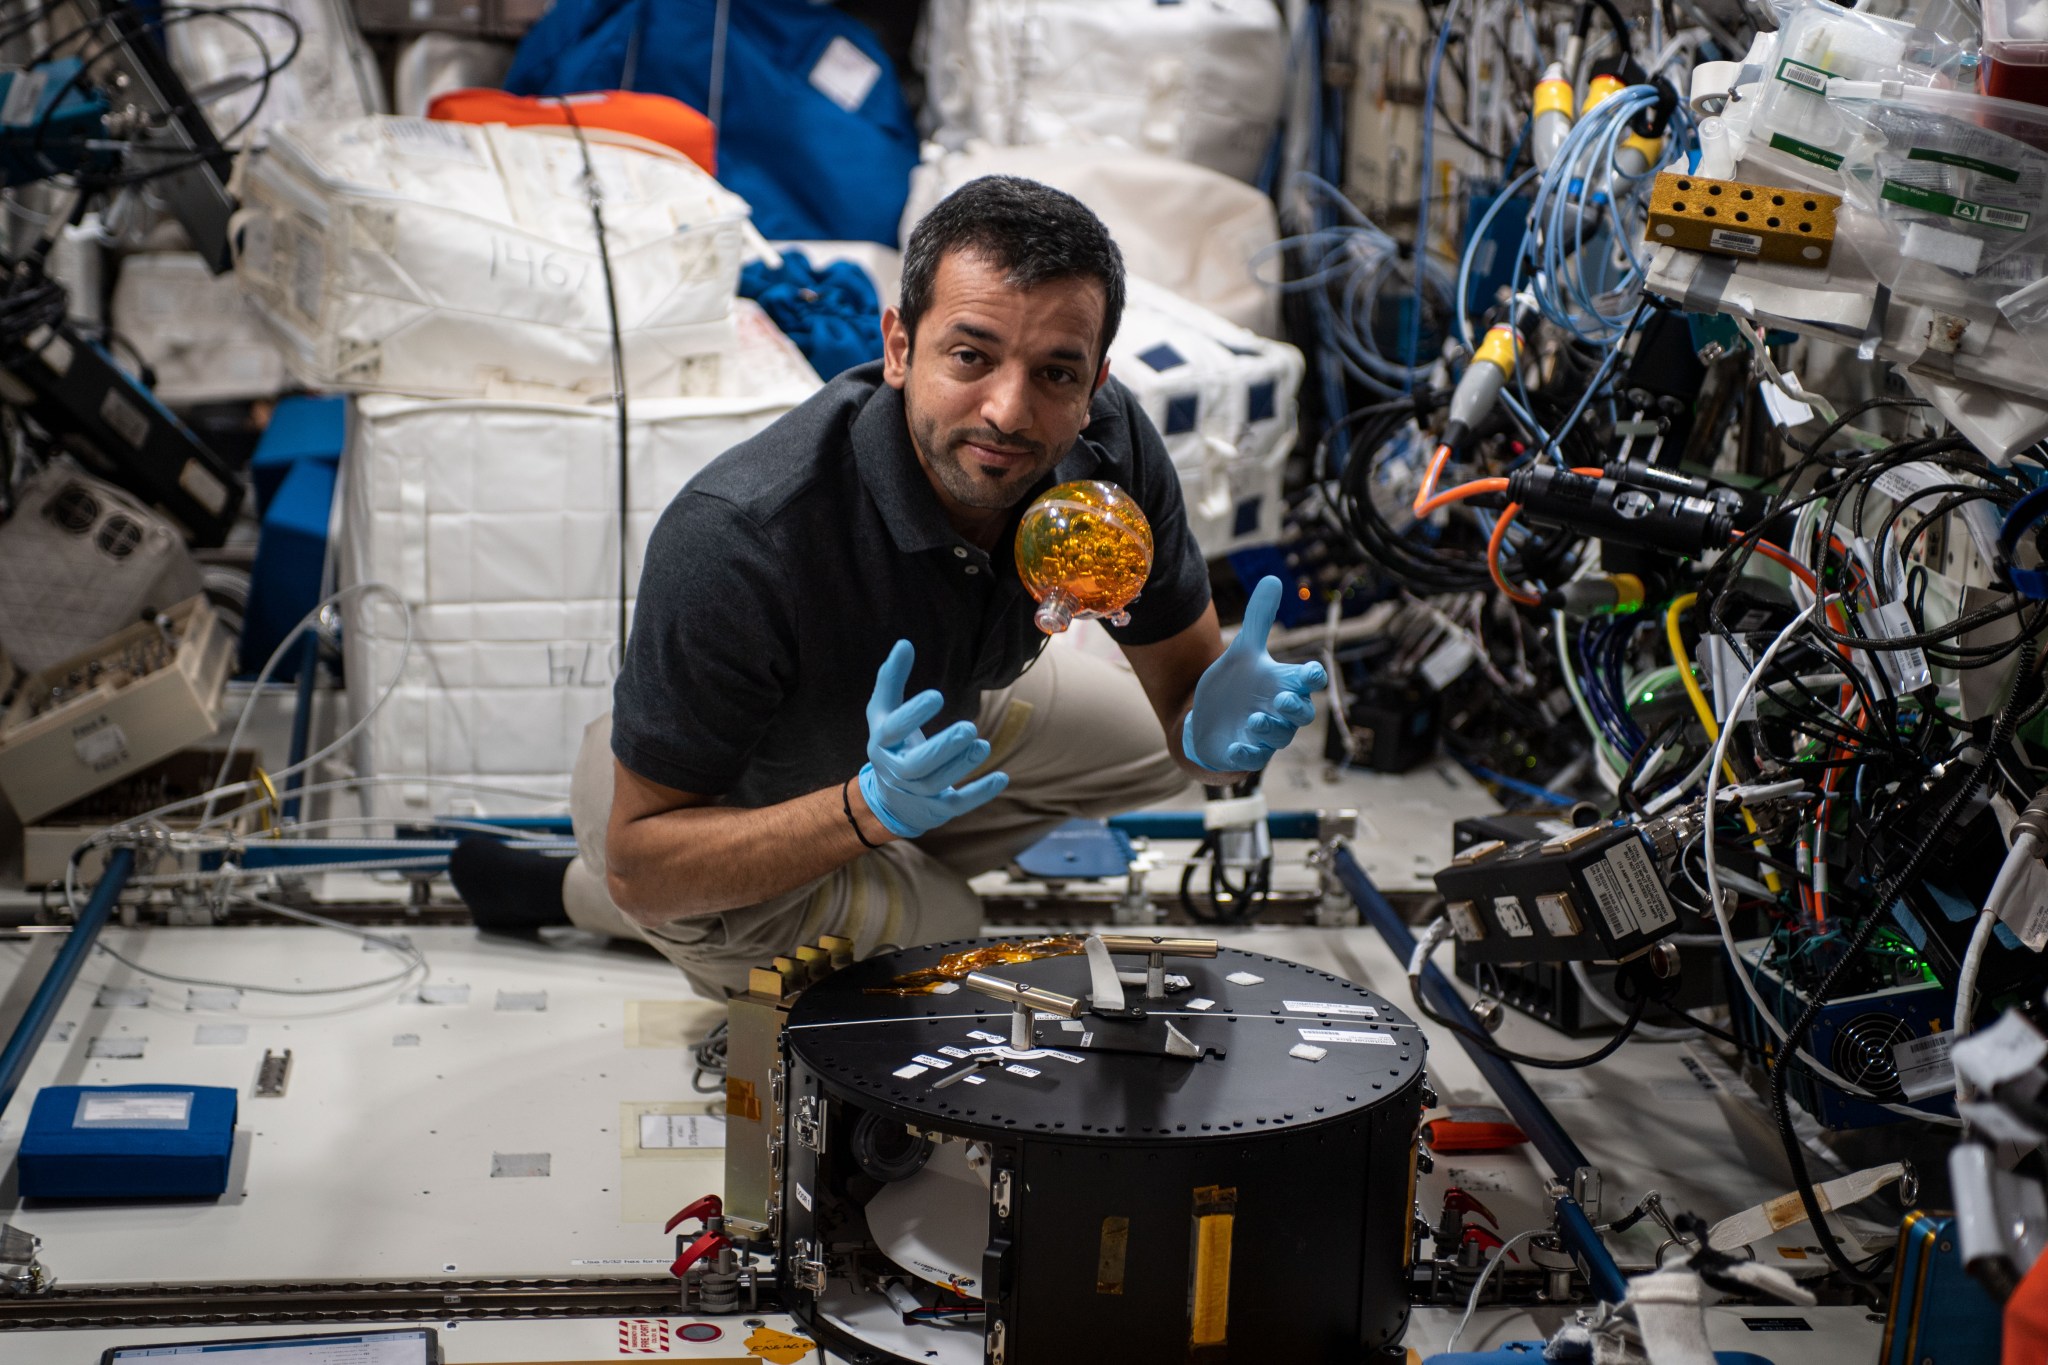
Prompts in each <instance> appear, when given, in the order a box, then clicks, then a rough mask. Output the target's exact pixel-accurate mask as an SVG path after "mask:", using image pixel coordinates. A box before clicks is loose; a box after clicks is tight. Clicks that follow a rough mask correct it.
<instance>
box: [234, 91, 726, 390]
mask: <svg viewBox="0 0 2048 1365" xmlns="http://www.w3.org/2000/svg"><path fill="white" fill-rule="evenodd" d="M588 144H589V152H590V157H591V160H592V162H593V164H594V165H595V166H596V168H597V178H598V181H599V184H600V187H601V191H602V196H603V205H604V220H605V228H606V235H607V239H608V241H609V244H610V248H611V259H612V270H613V272H614V276H615V279H616V284H617V298H618V307H619V315H620V323H621V327H622V331H623V334H624V338H625V352H626V381H627V385H628V388H629V389H630V391H631V392H633V393H634V394H636V395H642V396H646V397H654V396H683V397H702V396H707V395H711V394H715V393H718V392H721V391H724V390H725V389H726V387H727V385H726V383H725V381H724V380H723V379H722V378H721V376H720V375H719V373H718V368H719V365H720V364H721V361H722V358H723V357H725V356H728V355H729V354H730V353H731V350H732V345H733V341H732V329H731V323H730V318H729V315H730V312H731V308H732V301H733V297H734V294H735V293H736V291H737V288H738V282H739V269H740V257H741V249H742V235H743V232H744V230H745V225H746V220H747V207H746V203H745V201H743V200H741V199H740V198H739V197H738V196H736V195H734V194H732V193H730V192H729V191H727V190H725V189H723V188H722V187H720V185H719V184H718V182H717V181H715V180H713V179H712V178H711V177H710V176H709V175H706V174H705V173H704V172H703V171H702V170H701V169H699V168H698V167H697V166H696V165H695V164H694V163H692V162H690V161H689V160H688V159H687V158H685V157H681V156H672V155H657V154H655V153H654V152H651V151H648V150H643V149H644V148H647V147H651V146H652V144H647V143H638V142H637V141H636V143H635V145H634V146H631V147H628V146H624V145H617V141H616V139H615V138H612V137H609V136H600V135H599V134H597V133H594V132H593V133H590V134H589V135H588ZM239 179H240V180H241V182H242V184H241V197H242V203H243V205H244V207H243V211H242V213H241V214H240V215H238V216H237V219H236V232H235V234H234V235H235V239H236V262H235V270H236V274H237V276H238V277H239V278H240V279H241V280H242V282H243V284H244V285H245V286H246V287H247V288H248V290H249V291H250V293H251V295H252V296H253V297H254V298H255V300H256V303H257V307H258V309H259V310H260V312H261V313H262V315H263V317H264V319H265V320H266V321H267V322H268V323H270V325H271V326H272V327H273V328H275V329H276V331H277V333H278V335H279V336H280V337H281V338H282V339H283V342H284V348H285V355H286V359H287V361H288V363H289V364H290V365H291V367H292V369H293V371H294V372H295V373H296V374H297V375H298V377H299V379H301V380H302V381H303V382H305V383H306V384H308V385H310V386H313V387H317V388H329V389H349V390H355V391H359V392H360V391H365V390H376V391H384V392H396V393H408V394H417V395H421V396H428V397H451V398H469V397H476V398H483V397H507V398H532V399H539V400H543V401H558V402H560V401H568V402H574V401H577V400H579V399H582V398H586V397H591V396H594V395H602V394H606V393H609V392H610V391H611V387H612V365H611V332H610V318H609V313H608V311H607V307H606V301H605V287H604V274H603V271H602V268H601V266H600V263H599V259H598V253H597V245H596V238H595V235H594V229H593V226H592V222H591V214H590V205H589V201H588V199H587V197H586V195H585V193H584V188H583V156H582V150H581V148H580V147H579V145H578V143H577V140H576V139H575V138H574V137H573V136H571V135H569V134H568V132H567V130H561V129H557V130H546V129H530V128H508V127H505V126H503V125H488V126H472V125H469V124H461V123H442V122H433V121H429V120H426V119H410V118H369V119H360V120H356V121H353V122H345V123H314V124H294V125H286V126H283V127H279V128H276V129H274V130H272V133H271V138H270V146H269V148H268V150H266V151H264V152H262V153H259V154H258V155H257V156H256V157H255V158H254V159H253V161H252V162H251V163H250V164H249V167H248V169H247V172H246V174H245V175H243V176H241V177H239Z"/></svg>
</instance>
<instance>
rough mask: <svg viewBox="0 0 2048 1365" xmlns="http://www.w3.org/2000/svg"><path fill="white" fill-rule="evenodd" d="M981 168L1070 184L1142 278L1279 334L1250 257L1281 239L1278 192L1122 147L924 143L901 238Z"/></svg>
mask: <svg viewBox="0 0 2048 1365" xmlns="http://www.w3.org/2000/svg"><path fill="white" fill-rule="evenodd" d="M984 175H1016V176H1022V177H1023V178H1024V179H1026V180H1036V181H1038V182H1039V183H1040V184H1045V185H1051V186H1052V187H1053V188H1054V189H1057V190H1065V191H1066V192H1067V193H1068V194H1071V195H1073V196H1074V197H1075V198H1076V199H1078V200H1080V201H1081V202H1082V203H1084V204H1086V205H1087V206H1088V207H1089V209H1090V210H1092V211H1093V212H1094V214H1095V216H1096V217H1098V218H1100V219H1101V220H1102V223H1103V226H1105V227H1107V228H1108V229H1109V235H1110V236H1112V237H1114V238H1115V239H1116V244H1117V249H1118V250H1119V251H1121V252H1122V253H1123V257H1124V267H1125V269H1127V270H1129V271H1130V273H1131V274H1133V275H1135V276H1137V277H1138V278H1139V279H1143V280H1150V281H1151V282H1152V283H1153V284H1156V285H1160V286H1162V287H1163V288H1166V289H1169V290H1172V291H1173V292H1174V293H1175V294H1177V295H1179V296H1180V297H1181V298H1184V299H1187V300H1189V301H1190V302H1193V303H1196V304H1199V305H1201V306H1202V307H1204V308H1207V309H1209V310H1210V311H1211V312H1215V313H1219V314H1221V315H1222V316H1223V317H1225V318H1227V319H1229V320H1230V321H1231V322H1234V323H1236V324H1237V325H1238V326H1240V327H1249V328H1251V329H1252V330H1253V331H1254V332H1257V333H1259V334H1260V335H1261V336H1269V337H1277V336H1279V335H1280V304H1279V295H1278V293H1277V291H1275V290H1273V289H1271V288H1269V287H1267V286H1266V285H1263V284H1260V283H1259V282H1258V281H1257V280H1256V279H1255V278H1254V277H1253V275H1252V271H1251V265H1250V261H1251V259H1252V257H1253V256H1254V255H1255V254H1257V253H1258V252H1259V251H1261V250H1263V249H1264V248H1266V247H1269V246H1271V245H1272V244H1273V243H1274V242H1276V241H1278V240H1279V238H1280V225H1279V222H1278V220H1277V219H1276V218H1275V217H1274V214H1273V201H1272V200H1270V199H1268V198H1266V196H1265V195H1263V194H1260V193H1259V192H1258V191H1257V190H1255V189H1253V188H1252V187H1251V186H1250V185H1245V184H1240V183H1239V182H1237V181H1235V180H1232V179H1231V178H1230V177H1229V176H1227V175H1221V174H1218V173H1217V172H1215V171H1211V170H1205V169H1203V168H1202V167H1200V166H1190V165H1189V164H1187V163H1186V162H1184V161H1170V160H1168V159H1167V158H1165V157H1162V156H1148V155H1146V154H1145V153H1143V152H1133V151H1129V150H1126V149H1124V148H1121V147H991V146H989V145H987V144H986V143H973V144H970V145H969V146H968V147H967V148H966V149H965V150H963V151H957V152H947V151H943V150H941V149H939V148H937V147H935V146H931V145H927V146H926V148H925V159H924V164H923V165H921V166H919V167H918V168H917V169H916V170H915V171H913V172H911V175H910V198H909V200H908V201H907V202H906V203H905V204H904V206H903V230H902V240H903V241H904V242H908V241H909V240H910V230H911V229H912V228H913V227H915V226H917V221H918V220H919V219H920V218H922V217H924V216H925V215H926V214H927V213H929V212H931V210H932V208H933V206H934V205H936V204H937V203H938V202H939V201H940V200H941V199H943V198H945V197H946V196H947V195H949V194H951V193H952V192H953V191H954V190H957V189H959V188H960V187H961V186H962V185H964V184H966V183H967V182H968V181H970V180H978V179H980V178H981V177H982V176H984Z"/></svg>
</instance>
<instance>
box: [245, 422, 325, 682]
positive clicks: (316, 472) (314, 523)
mask: <svg viewBox="0 0 2048 1365" xmlns="http://www.w3.org/2000/svg"><path fill="white" fill-rule="evenodd" d="M335 477H336V467H335V466H334V465H333V464H331V463H329V462H328V461H326V460H302V461H301V462H299V463H298V464H296V465H294V466H292V470H291V473H289V474H287V475H286V476H285V479H284V482H283V483H281V484H279V485H278V488H277V493H276V495H275V496H274V497H272V498H271V500H270V506H269V508H268V510H266V511H265V512H264V513H263V526H262V529H261V530H260V531H259V533H258V534H257V538H256V569H255V572H254V573H252V574H251V575H250V577H249V606H248V610H247V611H246V612H245V613H244V616H243V620H242V658H241V666H242V672H243V673H245V674H248V673H254V672H256V671H257V670H258V669H260V668H262V667H263V661H264V660H265V659H268V658H269V657H270V652H271V651H272V650H274V649H276V648H277V645H278V642H279V641H280V640H282V639H284V637H285V634H286V632H288V631H290V630H291V628H292V627H293V626H295V625H297V624H298V623H299V621H300V620H301V619H302V618H303V617H304V616H305V614H306V613H307V612H309V611H311V610H312V609H313V605H314V604H315V603H316V602H318V601H319V600H320V570H321V567H322V566H323V565H324V564H325V563H326V560H327V519H328V514H329V512H330V511H331V510H332V508H333V506H334V482H335ZM298 675H299V655H298V652H297V651H296V650H293V651H290V652H288V653H287V654H286V655H285V657H284V658H282V659H280V660H279V661H278V665H277V668H276V669H275V670H273V671H272V673H271V675H270V676H271V677H272V678H273V679H275V680H276V681H278V682H291V681H292V680H293V679H295V678H297V677H298Z"/></svg>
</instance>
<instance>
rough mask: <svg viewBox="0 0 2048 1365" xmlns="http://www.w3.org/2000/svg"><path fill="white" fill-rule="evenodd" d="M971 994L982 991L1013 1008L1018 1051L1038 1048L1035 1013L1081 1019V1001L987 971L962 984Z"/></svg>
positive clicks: (969, 976)
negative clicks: (1035, 1032)
mask: <svg viewBox="0 0 2048 1365" xmlns="http://www.w3.org/2000/svg"><path fill="white" fill-rule="evenodd" d="M960 984H961V985H963V986H965V987H967V989H968V990H970V991H979V992H980V993H981V994H983V995H985V996H988V997H989V998H990V999H991V1000H1001V1001H1004V1002H1006V1003H1007V1004H1009V1005H1010V1007H1011V1008H1010V1047H1011V1049H1012V1050H1013V1051H1016V1052H1030V1051H1033V1050H1035V1049H1036V1048H1037V1047H1038V1042H1037V1038H1036V1036H1035V1035H1034V1033H1033V1032H1032V1024H1031V1019H1032V1015H1033V1013H1034V1012H1036V1013H1039V1014H1050V1015H1054V1016H1056V1017H1057V1018H1061V1019H1079V1018H1080V1017H1081V1008H1082V1006H1081V1001H1080V1000H1078V999H1077V998H1075V997H1074V996H1071V995H1061V994H1060V993H1059V992H1058V991H1049V990H1046V989H1044V988H1043V987H1039V986H1027V985H1025V984H1024V983H1023V982H1021V981H1007V980H1005V979H1004V978H1002V977H1000V976H990V975H989V974H988V973H986V972H969V973H968V974H967V978H966V980H964V981H962V982H961V983H960Z"/></svg>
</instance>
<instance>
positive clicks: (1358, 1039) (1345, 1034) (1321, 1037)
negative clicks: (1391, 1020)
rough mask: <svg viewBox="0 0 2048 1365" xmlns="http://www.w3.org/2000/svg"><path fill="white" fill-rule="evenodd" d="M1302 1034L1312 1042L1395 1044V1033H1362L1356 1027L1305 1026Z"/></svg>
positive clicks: (1377, 1045) (1387, 1045)
mask: <svg viewBox="0 0 2048 1365" xmlns="http://www.w3.org/2000/svg"><path fill="white" fill-rule="evenodd" d="M1301 1036H1302V1037H1304V1038H1306V1039H1308V1040H1309V1041H1310V1042H1312V1043H1371V1044H1373V1045H1374V1046H1375V1047H1392V1046H1393V1045H1394V1035H1393V1034H1391V1033H1360V1032H1358V1031H1356V1030H1354V1029H1342V1028H1305V1029H1302V1030H1301Z"/></svg>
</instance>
